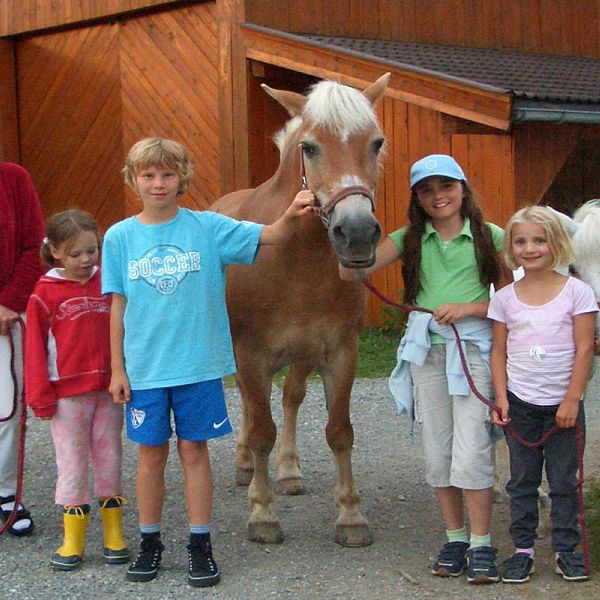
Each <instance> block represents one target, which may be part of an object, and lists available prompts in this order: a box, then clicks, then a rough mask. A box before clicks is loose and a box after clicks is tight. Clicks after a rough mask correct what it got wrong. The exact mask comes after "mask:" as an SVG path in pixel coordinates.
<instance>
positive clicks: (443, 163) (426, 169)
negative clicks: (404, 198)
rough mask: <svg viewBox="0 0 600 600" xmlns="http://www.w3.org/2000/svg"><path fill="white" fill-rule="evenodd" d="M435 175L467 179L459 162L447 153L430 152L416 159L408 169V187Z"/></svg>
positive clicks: (412, 186)
mask: <svg viewBox="0 0 600 600" xmlns="http://www.w3.org/2000/svg"><path fill="white" fill-rule="evenodd" d="M432 175H437V176H439V177H451V178H452V179H460V180H462V181H467V178H466V177H465V174H464V173H463V170H462V169H461V168H460V166H459V164H458V163H457V162H456V161H455V160H454V159H453V158H452V157H451V156H448V155H447V154H430V155H429V156H426V157H425V158H422V159H421V160H418V161H417V162H416V163H415V164H414V165H413V166H412V167H411V169H410V187H411V189H412V188H414V187H415V185H417V183H419V181H421V179H425V177H431V176H432Z"/></svg>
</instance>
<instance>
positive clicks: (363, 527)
mask: <svg viewBox="0 0 600 600" xmlns="http://www.w3.org/2000/svg"><path fill="white" fill-rule="evenodd" d="M335 541H336V543H337V544H339V545H340V546H345V547H346V548H362V547H363V546H370V545H371V544H372V543H373V536H372V535H371V530H370V529H369V526H368V525H367V524H365V523H359V524H356V525H336V526H335Z"/></svg>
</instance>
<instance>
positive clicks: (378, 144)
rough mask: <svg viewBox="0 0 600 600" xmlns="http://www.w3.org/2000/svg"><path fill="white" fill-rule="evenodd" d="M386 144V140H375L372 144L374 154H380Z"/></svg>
mask: <svg viewBox="0 0 600 600" xmlns="http://www.w3.org/2000/svg"><path fill="white" fill-rule="evenodd" d="M384 142H385V138H382V137H381V138H377V139H376V140H373V141H372V142H371V144H372V146H373V152H374V153H375V154H379V153H380V152H381V149H382V148H383V144H384Z"/></svg>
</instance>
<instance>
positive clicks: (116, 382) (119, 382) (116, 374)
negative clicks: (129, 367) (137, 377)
mask: <svg viewBox="0 0 600 600" xmlns="http://www.w3.org/2000/svg"><path fill="white" fill-rule="evenodd" d="M108 391H109V392H110V393H111V394H112V397H113V400H114V401H115V402H116V403H117V404H126V403H127V402H129V400H131V389H130V388H129V378H128V377H127V374H126V373H125V372H124V371H114V370H113V373H112V377H111V378H110V385H109V386H108Z"/></svg>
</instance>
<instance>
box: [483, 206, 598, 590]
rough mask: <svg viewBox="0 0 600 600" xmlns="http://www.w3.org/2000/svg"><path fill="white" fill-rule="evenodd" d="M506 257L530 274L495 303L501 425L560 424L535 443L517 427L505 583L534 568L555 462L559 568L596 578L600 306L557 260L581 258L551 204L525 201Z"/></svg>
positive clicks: (531, 432)
mask: <svg viewBox="0 0 600 600" xmlns="http://www.w3.org/2000/svg"><path fill="white" fill-rule="evenodd" d="M504 244H505V259H506V263H507V265H508V267H509V268H511V269H517V268H518V267H523V270H524V273H525V275H524V277H523V278H522V279H520V280H519V281H517V282H515V283H513V284H511V285H509V286H506V287H504V288H503V289H501V290H500V291H499V292H498V293H497V294H496V295H495V296H494V297H493V298H492V300H491V301H490V305H489V309H488V317H489V318H490V319H492V320H493V321H494V326H493V339H492V353H491V358H490V364H491V369H492V380H493V385H494V391H495V395H496V403H497V404H498V406H499V407H500V411H501V415H498V414H497V413H494V415H493V416H494V421H495V422H496V423H498V424H499V425H506V424H508V423H509V422H510V423H511V426H512V428H513V430H514V431H515V432H516V433H517V434H519V436H521V437H522V438H523V439H525V440H527V441H530V442H535V441H537V440H538V439H540V438H541V437H542V436H543V435H544V434H545V433H546V432H547V431H548V430H549V429H550V428H551V427H553V426H554V425H555V424H558V426H559V428H560V429H559V431H558V432H557V433H555V434H554V435H552V436H551V437H550V439H549V440H548V441H547V443H545V444H544V445H543V446H541V447H538V448H529V447H526V446H524V445H522V444H520V443H519V442H517V441H516V440H515V439H513V438H512V437H511V436H510V435H507V436H506V440H507V443H508V447H509V452H510V465H511V477H510V480H509V482H508V484H507V486H506V489H507V492H508V494H509V496H510V510H511V525H510V533H511V537H512V539H513V542H514V544H515V552H514V554H513V555H512V556H511V557H510V558H509V559H508V560H506V561H504V563H503V565H502V581H503V582H505V583H524V582H526V581H528V580H529V578H530V575H531V574H532V573H533V572H534V541H535V538H536V529H537V526H538V505H537V494H538V492H537V489H538V487H539V485H540V483H541V479H542V468H543V466H544V463H545V467H546V475H547V478H548V484H549V487H550V498H551V500H552V513H551V519H552V549H553V550H554V552H555V553H556V571H557V573H559V574H560V575H562V577H563V578H564V579H566V580H569V581H581V580H584V579H587V577H588V576H587V574H586V570H585V567H584V562H583V557H582V556H581V554H578V553H575V548H576V546H577V545H578V544H579V541H580V533H579V529H578V526H577V508H578V500H577V477H576V474H577V468H578V461H577V443H576V429H575V425H578V426H579V427H580V428H581V429H582V430H583V428H584V426H585V419H584V410H583V403H582V396H583V392H584V391H585V386H586V383H587V381H588V378H589V376H590V372H591V364H592V358H593V352H594V324H595V313H596V312H598V306H597V304H596V300H595V297H594V292H593V290H592V288H591V287H590V286H588V285H587V284H586V283H583V282H582V281H580V280H579V279H575V278H574V277H568V276H564V275H561V274H560V273H558V272H557V271H555V270H554V268H555V267H556V266H557V265H563V264H568V263H571V262H573V260H574V256H573V251H572V248H571V243H570V241H569V238H568V235H567V233H566V232H565V230H564V229H563V227H562V225H561V223H560V222H559V220H558V219H557V218H556V216H555V215H554V214H553V213H552V211H550V210H549V209H548V208H546V207H542V206H533V207H528V208H523V209H521V210H519V211H518V212H517V213H515V214H514V215H513V217H512V218H511V219H510V220H509V222H508V223H507V226H506V237H505V239H504Z"/></svg>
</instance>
